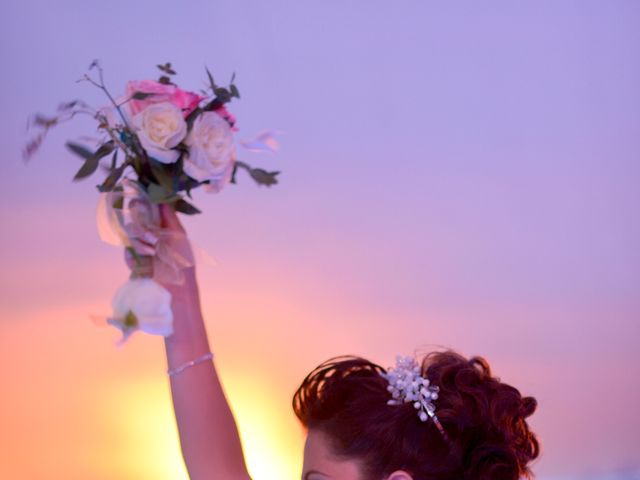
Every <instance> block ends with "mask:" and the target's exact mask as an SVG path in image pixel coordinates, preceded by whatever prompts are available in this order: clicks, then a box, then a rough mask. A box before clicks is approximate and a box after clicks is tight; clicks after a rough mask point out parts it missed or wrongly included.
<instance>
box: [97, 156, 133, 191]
mask: <svg viewBox="0 0 640 480" xmlns="http://www.w3.org/2000/svg"><path fill="white" fill-rule="evenodd" d="M126 167H127V164H126V163H123V164H122V165H120V166H119V167H118V168H114V169H113V170H112V171H111V173H110V174H109V175H107V178H105V180H104V182H102V185H98V190H99V191H101V192H110V191H111V190H113V188H114V187H115V186H116V183H118V180H120V177H121V176H122V174H123V173H124V169H125V168H126Z"/></svg>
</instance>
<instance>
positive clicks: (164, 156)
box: [132, 102, 187, 163]
mask: <svg viewBox="0 0 640 480" xmlns="http://www.w3.org/2000/svg"><path fill="white" fill-rule="evenodd" d="M132 124H133V128H134V129H135V131H136V134H137V135H138V138H139V139H140V143H141V144H142V147H143V148H144V149H145V150H146V151H147V153H148V154H149V156H150V157H153V158H155V159H156V160H158V161H159V162H162V163H173V162H175V161H177V160H178V157H179V156H180V152H178V151H177V150H173V148H174V147H176V146H177V145H178V144H179V143H180V142H181V141H182V140H183V139H184V137H185V136H186V134H187V123H186V122H185V121H184V118H183V114H182V111H181V110H180V109H179V108H178V107H176V106H175V105H173V104H172V103H169V102H162V103H153V104H151V105H149V106H148V107H147V108H145V109H144V110H142V111H141V112H139V113H137V114H135V115H134V116H133V119H132Z"/></svg>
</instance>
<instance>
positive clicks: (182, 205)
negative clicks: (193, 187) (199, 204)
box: [175, 198, 202, 215]
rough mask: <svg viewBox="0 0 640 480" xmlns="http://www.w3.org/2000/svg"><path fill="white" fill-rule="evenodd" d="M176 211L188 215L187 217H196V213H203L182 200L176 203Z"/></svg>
mask: <svg viewBox="0 0 640 480" xmlns="http://www.w3.org/2000/svg"><path fill="white" fill-rule="evenodd" d="M175 209H176V211H177V212H182V213H186V214H187V215H195V214H196V213H202V212H200V210H198V209H197V208H196V207H194V206H193V205H191V204H190V203H189V202H187V201H185V200H183V199H182V198H181V199H179V200H177V201H176V202H175Z"/></svg>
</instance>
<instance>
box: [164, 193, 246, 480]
mask: <svg viewBox="0 0 640 480" xmlns="http://www.w3.org/2000/svg"><path fill="white" fill-rule="evenodd" d="M161 213H162V221H163V226H165V227H167V228H171V229H173V230H176V231H180V232H184V229H183V227H182V225H181V224H180V221H179V220H178V217H177V215H176V213H175V212H174V211H173V209H172V208H171V207H170V206H168V205H162V206H161ZM184 238H185V241H186V235H185V237H184ZM189 252H191V250H190V248H189ZM191 255H192V253H191ZM192 258H193V256H192ZM185 275H186V281H185V283H184V284H183V285H180V286H176V285H164V286H165V287H166V288H167V289H168V290H169V291H170V292H171V295H172V308H173V314H174V333H173V334H172V335H171V336H169V337H165V348H166V353H167V365H168V368H169V369H174V368H176V367H179V366H181V365H183V364H184V363H185V362H189V361H191V360H194V359H196V358H198V357H200V356H201V355H203V354H205V353H207V352H209V351H210V345H209V341H208V338H207V332H206V329H205V326H204V321H203V316H202V311H201V307H200V296H199V292H198V285H197V280H196V273H195V268H194V267H190V268H188V269H187V270H186V271H185ZM170 382H171V395H172V398H173V407H174V411H175V417H176V421H177V425H178V432H179V435H180V447H181V450H182V456H183V458H184V461H185V464H186V467H187V471H188V472H189V477H190V478H191V480H210V479H220V480H226V479H228V480H250V477H249V474H248V472H247V468H246V464H245V459H244V456H243V452H242V445H241V443H240V436H239V434H238V428H237V426H236V423H235V420H234V418H233V414H232V412H231V408H230V407H229V404H228V402H227V399H226V397H225V394H224V391H223V388H222V385H221V383H220V379H219V377H218V374H217V372H216V367H215V360H214V361H211V360H209V361H206V362H202V363H199V364H197V365H194V366H192V367H189V368H186V369H184V370H182V371H181V372H180V373H178V374H176V375H173V376H171V377H170Z"/></svg>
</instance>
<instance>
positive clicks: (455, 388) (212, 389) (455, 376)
mask: <svg viewBox="0 0 640 480" xmlns="http://www.w3.org/2000/svg"><path fill="white" fill-rule="evenodd" d="M161 213H162V222H163V226H164V227H165V228H169V229H172V230H176V231H178V232H182V233H184V229H183V227H182V225H181V224H180V221H179V220H178V218H177V216H176V214H175V212H174V211H173V209H172V208H171V207H169V206H167V205H161ZM182 238H184V239H186V234H185V235H184V236H183V237H182ZM126 259H127V263H128V265H129V267H130V268H135V267H134V265H135V263H134V262H133V261H132V259H131V258H130V257H128V256H127V257H126ZM185 277H186V279H185V282H184V283H183V284H182V285H179V286H178V285H172V284H166V285H164V286H165V288H167V289H168V290H169V291H170V292H171V295H172V309H173V313H174V319H175V321H174V332H173V334H172V335H170V336H168V337H165V347H166V354H167V364H168V367H169V371H168V374H169V378H170V382H171V394H172V398H173V406H174V410H175V417H176V421H177V425H178V432H179V436H180V446H181V450H182V455H183V458H184V461H185V464H186V467H187V470H188V472H189V476H190V478H191V479H192V480H209V479H220V480H248V479H250V476H249V473H248V471H247V467H246V464H245V459H244V455H243V451H242V445H241V443H240V437H239V435H238V428H237V426H236V423H235V420H234V418H233V414H232V412H231V409H230V407H229V404H228V402H227V399H226V397H225V393H224V390H223V387H222V385H221V383H220V379H219V377H218V374H217V372H216V366H215V359H214V358H213V354H212V353H211V352H210V346H209V341H208V338H207V333H206V330H205V326H204V321H203V317H202V311H201V308H200V298H199V292H198V285H197V282H196V274H195V269H194V267H190V268H187V269H186V270H185ZM292 403H293V409H294V411H295V414H296V415H297V417H298V418H299V419H300V421H301V422H302V424H303V425H304V426H305V427H306V431H307V436H306V442H305V448H304V461H303V472H302V479H303V480H427V479H429V480H518V479H520V478H523V477H527V478H528V477H531V476H532V475H531V472H530V469H529V463H530V462H531V461H532V460H534V459H535V458H537V456H538V454H539V444H538V440H537V438H536V436H535V435H534V434H533V433H532V432H531V431H530V429H529V426H528V425H527V422H526V418H527V417H529V416H530V415H531V414H533V412H534V411H535V410H536V406H537V403H536V400H535V399H534V398H532V397H523V396H521V394H520V392H519V391H518V390H517V389H515V388H514V387H512V386H510V385H507V384H505V383H501V382H500V381H499V379H498V378H496V377H494V376H492V373H491V370H490V367H489V365H488V363H487V362H486V361H485V360H484V359H483V358H480V357H473V358H470V359H467V358H465V357H463V356H461V355H459V354H457V353H455V352H453V351H444V352H433V353H430V354H428V355H426V356H424V357H423V358H422V359H420V362H416V361H415V360H414V359H410V358H408V357H407V358H398V363H397V365H396V367H395V368H393V369H390V370H389V371H386V370H385V369H383V368H382V367H380V366H379V365H376V364H375V363H372V362H370V361H368V360H365V359H363V358H359V357H353V356H345V357H337V358H332V359H329V360H327V361H326V362H324V363H323V364H321V365H319V366H318V367H317V368H315V369H314V370H313V371H312V372H311V373H309V375H307V377H306V378H305V379H304V380H303V381H302V383H301V385H300V387H299V388H298V390H297V391H296V393H295V395H294V397H293V402H292Z"/></svg>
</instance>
